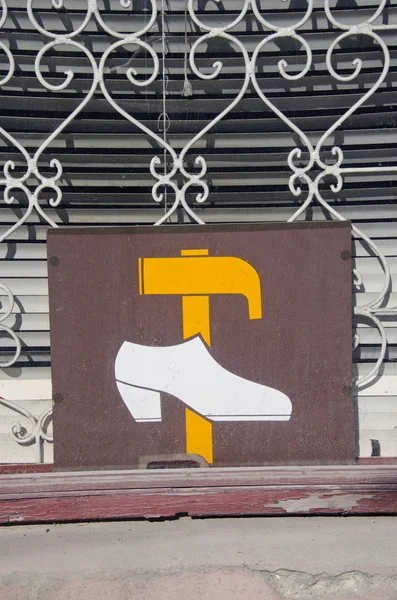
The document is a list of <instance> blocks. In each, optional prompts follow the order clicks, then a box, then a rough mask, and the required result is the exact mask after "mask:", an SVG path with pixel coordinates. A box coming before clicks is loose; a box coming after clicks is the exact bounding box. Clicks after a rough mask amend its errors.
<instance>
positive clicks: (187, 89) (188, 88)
mask: <svg viewBox="0 0 397 600" xmlns="http://www.w3.org/2000/svg"><path fill="white" fill-rule="evenodd" d="M187 3H188V0H185V52H184V57H183V74H184V76H185V77H184V81H183V89H182V94H183V96H185V97H186V98H188V97H189V96H193V88H192V84H191V83H190V81H189V79H188V75H187V60H188V54H189V41H188V37H187V36H188V31H187V23H188V7H187Z"/></svg>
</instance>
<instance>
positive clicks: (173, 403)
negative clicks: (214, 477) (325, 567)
mask: <svg viewBox="0 0 397 600" xmlns="http://www.w3.org/2000/svg"><path fill="white" fill-rule="evenodd" d="M350 250H351V237H350V225H349V224H348V223H346V222H345V223H329V222H327V223H295V224H267V225H229V226H178V227H174V226H164V227H143V228H142V227H134V228H106V229H103V228H98V229H94V228H92V229H66V228H65V229H58V230H51V231H49V235H48V257H49V261H48V262H49V283H50V318H51V351H52V378H53V399H54V434H55V447H54V451H55V459H54V462H55V468H58V469H96V468H99V469H104V468H137V467H139V466H141V467H147V466H149V467H150V466H153V465H154V466H156V465H157V466H160V465H163V466H164V465H167V464H173V465H176V466H177V465H178V464H186V465H191V464H193V465H194V464H200V465H202V464H203V465H207V464H208V465H214V466H254V465H271V464H283V465H293V464H300V465H301V464H327V463H328V464H329V463H339V464H340V463H349V462H352V461H353V460H354V409H353V398H352V395H351V381H352V358H351V348H352V334H351V328H352V324H351V253H350Z"/></svg>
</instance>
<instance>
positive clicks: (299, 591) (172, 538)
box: [0, 517, 397, 600]
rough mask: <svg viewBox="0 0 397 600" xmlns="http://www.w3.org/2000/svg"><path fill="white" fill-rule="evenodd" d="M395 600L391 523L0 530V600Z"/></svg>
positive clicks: (395, 531) (225, 522) (188, 523)
mask: <svg viewBox="0 0 397 600" xmlns="http://www.w3.org/2000/svg"><path fill="white" fill-rule="evenodd" d="M39 598H40V600H43V599H45V598H51V599H52V600H53V599H54V600H77V599H79V600H80V599H84V600H94V599H95V600H113V599H115V600H116V599H117V600H131V599H132V600H135V599H137V600H171V599H172V600H182V599H183V600H199V599H200V600H212V599H215V600H216V599H218V598H219V599H221V600H229V599H230V600H235V599H236V600H237V599H244V600H245V599H247V600H249V599H251V598H252V599H261V600H281V599H282V600H284V599H287V598H288V599H299V600H315V599H317V598H318V599H320V598H326V599H328V600H356V599H357V598H360V599H361V600H369V599H371V600H392V599H393V600H394V599H396V600H397V519H395V518H393V517H376V518H368V517H363V518H353V517H349V518H343V517H339V518H338V517H328V518H326V517H324V518H322V517H313V518H296V517H295V518H251V519H250V518H244V519H205V520H191V519H189V518H183V519H180V520H176V521H165V522H145V521H139V522H110V523H84V524H70V525H47V526H45V525H40V526H18V527H4V528H0V599H1V600H27V599H29V600H31V599H39Z"/></svg>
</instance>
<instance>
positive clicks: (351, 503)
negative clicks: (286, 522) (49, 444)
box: [0, 466, 397, 524]
mask: <svg viewBox="0 0 397 600" xmlns="http://www.w3.org/2000/svg"><path fill="white" fill-rule="evenodd" d="M374 513H377V514H385V513H397V466H379V467H377V466H375V467H374V466H347V467H309V468H300V467H285V468H279V469H275V468H271V467H269V468H266V467H263V468H254V469H208V470H207V469H205V470H204V469H203V470H199V469H192V470H189V471H181V470H174V471H172V472H171V471H168V472H164V471H163V472H153V471H151V472H150V471H146V472H136V471H131V472H128V471H123V472H120V471H108V472H105V473H101V472H98V471H96V472H94V473H86V472H82V473H38V474H30V475H27V474H25V475H3V476H0V523H3V524H4V523H8V524H10V523H33V522H56V521H76V520H91V519H128V518H139V517H145V518H155V517H170V516H174V515H178V514H188V515H191V516H217V515H225V516H226V515H229V516H230V515H281V514H283V515H287V514H288V515H294V514H300V515H304V514H349V515H352V514H357V515H359V514H374Z"/></svg>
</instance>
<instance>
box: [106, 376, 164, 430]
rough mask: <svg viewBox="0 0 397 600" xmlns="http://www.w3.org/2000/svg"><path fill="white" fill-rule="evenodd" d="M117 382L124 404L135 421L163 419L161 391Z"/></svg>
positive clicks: (152, 421)
mask: <svg viewBox="0 0 397 600" xmlns="http://www.w3.org/2000/svg"><path fill="white" fill-rule="evenodd" d="M116 383H117V388H118V390H119V392H120V395H121V397H122V399H123V401H124V404H125V405H126V407H127V408H128V410H129V411H130V413H131V415H132V416H133V417H134V419H135V421H138V422H140V423H155V422H159V421H161V401H160V392H154V391H153V390H147V389H145V388H138V387H135V386H133V385H129V384H127V383H121V382H120V381H116Z"/></svg>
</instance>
